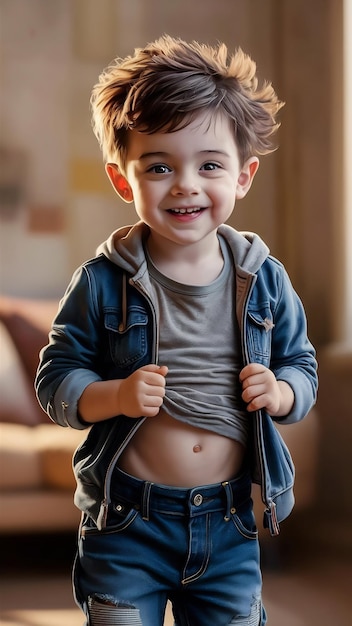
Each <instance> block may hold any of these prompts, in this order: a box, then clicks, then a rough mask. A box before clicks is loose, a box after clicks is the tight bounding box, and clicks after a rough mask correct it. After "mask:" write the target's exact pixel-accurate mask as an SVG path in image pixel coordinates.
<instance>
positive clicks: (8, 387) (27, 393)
mask: <svg viewBox="0 0 352 626" xmlns="http://www.w3.org/2000/svg"><path fill="white" fill-rule="evenodd" d="M0 350H1V359H0V422H12V423H13V422H14V423H18V424H26V425H28V426H32V425H34V424H37V423H38V421H40V420H41V414H43V415H44V417H45V414H44V412H43V411H42V410H41V408H40V406H39V404H38V402H37V401H36V398H35V395H34V390H33V387H31V385H30V383H29V381H28V377H27V375H26V372H25V370H24V368H23V364H22V362H21V359H20V356H19V354H18V352H17V350H16V347H15V345H14V343H13V341H12V339H11V337H10V336H9V334H8V332H7V330H6V328H5V326H3V324H1V322H0ZM47 419H48V418H47Z"/></svg>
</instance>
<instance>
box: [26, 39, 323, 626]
mask: <svg viewBox="0 0 352 626" xmlns="http://www.w3.org/2000/svg"><path fill="white" fill-rule="evenodd" d="M255 69H256V68H255V64H254V62H253V61H252V60H251V59H250V58H249V57H248V56H247V55H245V54H244V53H243V52H242V51H241V50H237V52H236V53H235V54H234V55H233V56H228V54H227V49H226V47H225V45H219V46H218V47H216V48H211V47H209V46H206V45H199V44H198V43H195V42H193V43H192V44H187V43H185V42H184V41H182V40H178V39H173V38H171V37H169V36H164V37H162V38H160V39H159V40H158V41H156V42H154V43H152V44H150V45H148V46H147V47H146V48H144V49H137V50H135V53H134V56H131V57H127V58H126V59H124V60H117V61H115V63H114V64H113V65H112V66H111V67H109V68H107V70H106V71H105V72H104V73H103V74H102V75H101V77H100V80H99V83H98V84H97V85H96V86H95V87H94V90H93V94H92V100H91V104H92V110H93V124H94V130H95V133H96V136H97V138H98V140H99V142H100V145H101V147H102V150H103V154H104V159H105V162H106V166H105V167H106V172H107V175H108V177H109V179H110V181H111V183H112V185H113V187H114V189H115V190H116V191H117V193H118V195H119V196H120V197H121V198H122V199H123V200H125V201H126V202H132V201H133V202H134V205H135V210H136V212H137V215H138V217H139V220H140V221H138V223H136V224H135V225H134V226H128V227H125V228H121V229H119V230H117V231H116V232H114V233H113V234H112V235H111V237H110V238H109V239H108V241H107V242H105V243H104V244H103V245H102V246H101V247H100V248H99V250H98V252H97V256H96V257H95V258H94V259H92V260H90V261H88V262H87V263H85V264H84V265H83V266H82V267H80V268H79V269H78V270H77V271H76V273H75V274H74V276H73V279H72V281H71V283H70V286H69V287H68V289H67V292H66V294H65V296H64V298H63V299H62V301H61V303H60V307H59V312H58V315H57V317H56V320H55V321H54V324H53V328H52V331H51V334H50V343H49V345H48V346H47V347H46V348H44V349H43V351H42V354H41V362H40V365H39V369H38V374H37V380H36V388H37V393H38V397H39V401H40V403H41V405H42V407H43V408H44V409H45V410H46V411H47V412H48V414H49V416H50V417H51V418H52V419H53V420H54V421H55V422H57V423H58V424H60V425H61V426H70V427H72V428H79V429H85V428H88V427H91V428H90V430H89V434H88V436H87V439H86V440H85V442H84V443H83V445H82V446H81V447H80V448H79V449H78V450H77V452H76V453H75V456H74V468H75V474H76V478H77V490H76V495H75V503H76V505H77V506H78V507H79V508H80V509H81V510H82V522H81V525H80V531H79V547H78V554H77V559H76V563H75V567H74V587H75V597H76V600H77V603H78V604H79V605H80V606H81V607H82V610H83V611H84V613H85V614H86V619H87V622H86V623H87V624H89V625H91V626H98V625H99V626H100V625H101V624H111V625H116V624H124V625H125V626H127V625H129V624H143V626H161V625H162V624H163V620H164V613H165V607H166V603H167V600H168V599H169V600H170V601H171V603H172V606H173V613H174V618H175V624H177V626H186V625H187V626H189V625H191V626H225V625H227V624H236V625H238V626H239V625H241V626H244V625H245V624H247V625H248V624H250V625H252V626H256V625H259V624H265V621H266V617H265V611H264V608H263V606H262V600H261V572H260V565H259V549H258V538H257V528H256V525H255V520H254V517H253V511H252V501H251V498H250V494H251V483H252V481H255V482H260V483H261V485H262V497H263V501H264V502H265V504H266V512H265V525H266V526H269V529H270V531H271V533H272V534H277V532H278V522H279V521H280V520H281V519H283V518H284V517H287V515H288V514H289V513H290V511H291V509H292V506H293V496H292V483H293V468H292V464H291V462H290V457H289V453H288V451H287V449H286V448H285V446H284V444H283V442H282V440H281V438H280V436H279V435H278V434H277V431H276V429H275V428H274V427H273V420H279V421H281V422H285V423H292V422H295V421H297V420H300V419H302V418H303V417H304V416H305V415H306V414H307V413H308V411H309V410H310V408H311V407H312V405H313V404H314V402H315V398H316V390H317V374H316V361H315V353H314V349H313V347H312V345H311V343H310V342H309V340H308V338H307V333H306V319H305V314H304V310H303V307H302V305H301V303H300V300H299V298H298V297H297V295H296V293H295V292H294V290H293V288H292V286H291V284H290V281H289V279H288V276H287V274H286V272H285V270H284V268H283V267H282V265H281V264H280V263H279V262H278V261H277V260H275V259H273V258H272V257H271V256H269V252H268V249H267V247H266V246H265V244H264V243H263V242H262V241H261V240H260V238H259V237H258V236H256V235H252V234H248V233H247V234H241V233H238V232H237V231H235V230H234V229H233V228H231V227H230V226H227V225H225V224H224V223H225V222H226V220H228V218H229V217H230V215H231V213H232V211H233V209H234V204H235V201H236V199H241V198H243V197H244V196H245V195H246V194H247V192H248V190H249V189H250V187H251V184H252V181H253V178H254V176H255V173H256V171H257V169H258V164H259V161H258V155H260V154H265V153H267V152H270V151H271V150H273V146H272V144H271V136H272V135H273V133H274V132H275V131H276V129H277V126H278V125H277V122H276V119H275V118H276V114H277V112H278V111H279V109H280V108H281V106H282V103H281V102H280V101H279V100H278V98H277V96H276V94H275V92H274V90H273V88H272V86H271V85H270V84H265V85H264V86H263V88H262V89H258V85H257V79H256V75H255ZM92 425H93V426H92Z"/></svg>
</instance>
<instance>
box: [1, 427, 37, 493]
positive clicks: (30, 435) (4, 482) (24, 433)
mask: <svg viewBox="0 0 352 626" xmlns="http://www.w3.org/2000/svg"><path fill="white" fill-rule="evenodd" d="M41 486H42V471H41V465H40V459H39V455H38V452H37V446H36V433H35V428H33V427H30V426H22V425H19V424H1V423H0V490H2V491H14V490H17V489H20V490H29V489H37V488H40V487H41Z"/></svg>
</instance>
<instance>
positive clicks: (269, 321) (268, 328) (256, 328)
mask: <svg viewBox="0 0 352 626" xmlns="http://www.w3.org/2000/svg"><path fill="white" fill-rule="evenodd" d="M274 326H275V324H274V323H273V318H272V314H271V311H270V309H269V308H268V307H263V308H262V309H260V310H256V311H253V310H252V311H248V318H247V338H248V349H249V354H250V360H251V361H252V362H255V363H261V364H262V365H265V366H266V367H269V364H270V360H271V339H272V331H273V328H274Z"/></svg>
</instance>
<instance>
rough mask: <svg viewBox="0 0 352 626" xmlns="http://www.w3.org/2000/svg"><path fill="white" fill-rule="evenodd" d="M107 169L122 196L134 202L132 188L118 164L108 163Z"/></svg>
mask: <svg viewBox="0 0 352 626" xmlns="http://www.w3.org/2000/svg"><path fill="white" fill-rule="evenodd" d="M105 171H106V173H107V175H108V177H109V180H110V182H111V184H112V186H113V188H114V189H115V191H116V193H117V194H118V195H119V196H120V198H121V199H122V200H124V201H125V202H133V192H132V189H131V187H130V185H129V183H128V181H127V180H126V178H125V177H124V176H123V175H122V174H121V172H120V170H119V168H118V166H117V165H115V163H106V165H105Z"/></svg>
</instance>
